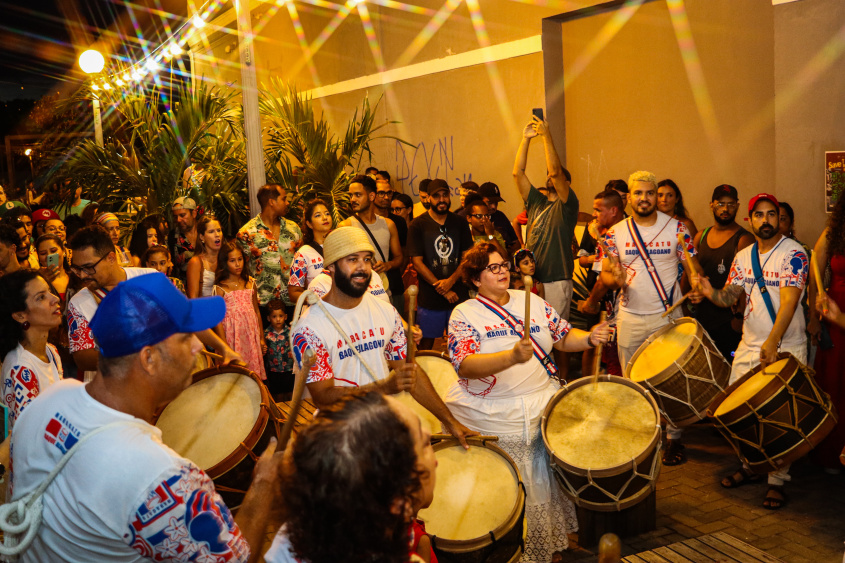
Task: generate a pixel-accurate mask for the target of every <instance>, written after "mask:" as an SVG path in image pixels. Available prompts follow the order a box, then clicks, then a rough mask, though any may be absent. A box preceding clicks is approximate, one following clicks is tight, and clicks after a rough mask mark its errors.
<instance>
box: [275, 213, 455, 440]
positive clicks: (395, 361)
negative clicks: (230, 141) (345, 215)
mask: <svg viewBox="0 0 845 563" xmlns="http://www.w3.org/2000/svg"><path fill="white" fill-rule="evenodd" d="M374 254H375V249H374V248H373V245H372V243H371V242H370V239H369V237H368V236H367V234H366V233H365V232H364V231H362V230H361V229H356V228H355V227H340V228H338V229H335V230H334V231H332V232H331V233H330V234H329V236H327V237H326V240H325V241H324V242H323V265H324V266H325V268H326V270H328V272H329V275H330V276H331V277H332V288H331V289H330V290H329V292H328V293H327V294H326V295H325V296H323V299H322V302H321V303H320V304H315V305H312V306H311V307H310V308H309V309H308V311H307V312H306V313H305V314H304V315H303V316H302V317H301V318H300V319H299V322H297V323H296V326H294V327H293V331H292V338H293V353H294V354H295V356H296V358H297V361H299V362H301V360H302V357H303V354H304V353H305V350H306V349H309V348H310V349H311V350H312V351H313V352H314V354H315V355H316V358H315V363H314V366H313V367H312V368H311V371H309V372H308V377H307V379H306V383H307V385H308V391H309V392H310V393H311V396H312V397H313V398H314V401H315V402H316V403H317V406H328V405H331V404H332V403H334V402H336V401H338V400H339V399H340V398H341V397H343V396H344V395H348V394H349V393H351V392H352V390H354V389H355V388H360V389H367V390H369V389H378V390H380V391H381V392H383V393H385V394H387V395H392V394H395V393H399V392H400V391H408V392H409V393H410V394H411V396H413V397H414V399H416V400H417V402H419V403H420V404H421V405H422V406H423V407H425V408H426V409H428V410H429V411H431V413H432V414H434V416H436V417H437V418H438V419H440V421H441V422H442V423H443V424H444V425H445V427H446V429H447V430H448V431H449V432H450V433H452V434H454V435H455V436H457V437H459V438H460V439H461V441H462V443H464V444H465V441H464V440H465V439H464V436H465V435H467V434H468V433H471V432H470V431H469V430H468V429H467V428H466V427H465V426H463V425H462V424H461V423H459V422H458V421H457V420H456V419H455V417H454V416H452V414H451V413H450V412H449V409H448V408H446V405H445V404H443V401H442V400H441V399H440V397H439V396H438V395H437V392H436V391H435V390H434V387H433V386H432V384H431V381H430V380H429V379H428V376H427V375H426V374H425V372H423V371H422V370H420V369H418V368H417V366H416V364H413V363H412V364H406V363H405V356H406V354H407V344H408V343H407V339H406V336H405V330H404V329H403V328H402V319H401V318H400V317H399V313H398V312H397V311H396V309H395V308H394V307H392V306H391V305H390V304H388V303H385V302H384V301H382V300H380V299H378V298H377V297H374V296H373V295H372V294H370V293H368V292H367V288H368V286H369V283H370V275H371V273H372V263H373V261H374V259H373V256H374ZM333 321H334V322H333ZM339 331H342V332H339ZM353 347H354V348H353ZM388 368H390V369H392V370H395V371H394V372H392V373H391V374H388Z"/></svg>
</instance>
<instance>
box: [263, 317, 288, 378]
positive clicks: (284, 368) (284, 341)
mask: <svg viewBox="0 0 845 563" xmlns="http://www.w3.org/2000/svg"><path fill="white" fill-rule="evenodd" d="M264 341H265V342H266V343H267V354H266V357H267V368H268V369H269V370H270V371H272V372H276V373H285V372H288V371H293V356H292V355H291V352H290V325H285V326H284V327H282V332H276V331H275V330H273V327H272V326H268V327H267V330H265V331H264Z"/></svg>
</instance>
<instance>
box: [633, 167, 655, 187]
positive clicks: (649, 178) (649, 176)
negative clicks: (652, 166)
mask: <svg viewBox="0 0 845 563" xmlns="http://www.w3.org/2000/svg"><path fill="white" fill-rule="evenodd" d="M634 182H648V183H649V184H651V185H652V186H654V189H657V176H655V175H654V172H649V171H648V170H637V171H636V172H634V173H633V174H631V175H630V176H628V186H629V187H630V188H631V189H633V185H634Z"/></svg>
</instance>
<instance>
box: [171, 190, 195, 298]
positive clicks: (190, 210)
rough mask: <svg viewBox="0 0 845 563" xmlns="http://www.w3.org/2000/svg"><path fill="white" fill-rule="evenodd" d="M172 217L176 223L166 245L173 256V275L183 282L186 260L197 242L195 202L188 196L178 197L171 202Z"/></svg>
mask: <svg viewBox="0 0 845 563" xmlns="http://www.w3.org/2000/svg"><path fill="white" fill-rule="evenodd" d="M171 209H172V211H173V217H174V218H175V219H176V225H175V228H174V229H173V231H171V233H170V237H169V240H168V245H169V246H170V255H171V256H172V257H173V271H172V272H171V273H172V275H173V276H175V277H177V278H179V279H180V280H182V282H183V283H184V282H185V281H186V279H187V272H188V262H189V261H190V260H191V258H193V257H194V252H195V251H196V249H195V247H194V246H195V245H196V244H197V203H196V202H195V201H194V200H193V199H191V198H189V197H179V198H176V200H175V201H174V202H173V207H172V208H171Z"/></svg>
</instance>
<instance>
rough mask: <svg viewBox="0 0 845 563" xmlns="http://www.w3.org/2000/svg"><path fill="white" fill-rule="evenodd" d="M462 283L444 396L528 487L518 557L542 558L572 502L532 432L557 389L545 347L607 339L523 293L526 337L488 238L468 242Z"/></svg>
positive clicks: (516, 294)
mask: <svg viewBox="0 0 845 563" xmlns="http://www.w3.org/2000/svg"><path fill="white" fill-rule="evenodd" d="M461 267H462V270H463V271H462V276H463V280H464V283H466V284H467V285H469V286H470V287H473V288H476V289H477V290H478V295H477V297H476V298H475V299H470V300H469V301H466V302H464V303H461V304H460V305H458V306H457V307H455V310H454V311H453V312H452V315H451V317H450V319H449V355H450V357H451V360H452V365H453V366H454V367H455V371H456V372H457V373H458V377H459V380H458V382H457V383H456V384H455V385H453V386H452V387H451V389H449V392H448V394H447V396H446V398H445V399H444V402H445V403H446V404H447V405H448V406H449V409H450V410H451V411H452V413H453V414H454V415H455V417H456V418H457V419H458V420H459V421H461V422H462V423H463V424H464V425H466V426H467V427H469V428H470V429H472V430H475V431H477V432H480V433H482V434H485V435H496V436H498V437H499V442H498V444H499V446H501V447H502V448H503V449H504V450H505V451H506V452H507V453H508V454H509V455H510V456H511V457H512V458H513V460H514V461H515V462H516V464H517V466H519V470H520V472H521V474H522V477H523V481H524V482H525V484H526V487H527V490H528V500H527V502H526V509H525V514H526V523H527V528H528V535H527V538H526V542H525V556H524V559H525V560H526V561H550V560H551V558H552V552H554V551H556V550H562V549H566V547H567V545H568V542H567V537H566V534H567V532H569V531H575V530H577V527H578V523H577V520H576V518H575V508H574V506H573V505H572V503H571V502H570V501H569V500H567V499H566V498H565V497H564V496H563V494H562V493H561V492H560V488H559V487H557V486H556V485H554V484H553V480H554V479H553V477H552V473H551V467H550V465H549V460H548V457H547V455H546V451H545V448H544V447H543V440H542V437H541V435H540V419H541V417H542V414H543V409H545V407H546V405H547V404H548V402H549V400H550V399H551V398H552V396H553V395H554V394H555V392H556V391H558V390H559V389H560V383H559V380H558V379H557V378H556V377H554V376H555V375H556V374H557V367H556V366H555V365H554V357H553V355H552V354H551V352H552V348H556V349H558V350H563V351H566V352H577V351H580V350H586V349H588V348H592V347H595V346H596V345H598V344H599V343H603V342H607V338H608V335H609V332H610V331H609V329H608V326H607V323H602V324H600V325H597V326H595V327H594V328H593V330H592V331H591V332H585V331H582V330H578V329H576V328H572V326H571V325H570V324H569V323H568V322H567V321H565V320H564V319H562V318H561V317H560V316H559V315H558V314H557V312H556V311H555V310H554V308H553V307H552V306H551V305H549V304H548V303H547V302H546V301H544V300H543V299H542V298H540V297H539V296H538V295H533V294H532V295H531V302H530V303H531V323H530V324H531V340H524V339H523V327H524V324H523V320H524V318H525V292H524V291H517V290H512V289H508V287H509V285H510V263H509V262H507V261H506V260H505V259H504V258H503V257H502V255H501V254H499V252H498V250H497V249H496V247H495V246H494V245H493V244H490V243H480V244H477V245H475V246H474V247H473V248H472V249H471V250H469V251H468V252H467V253H466V255H465V256H464V259H463V262H462V264H461Z"/></svg>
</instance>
